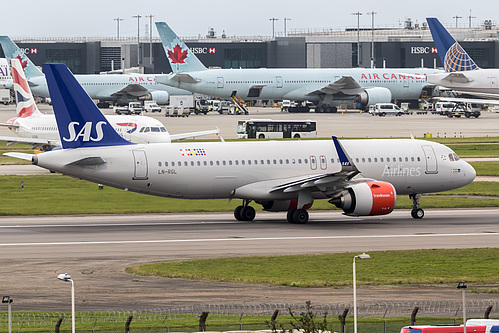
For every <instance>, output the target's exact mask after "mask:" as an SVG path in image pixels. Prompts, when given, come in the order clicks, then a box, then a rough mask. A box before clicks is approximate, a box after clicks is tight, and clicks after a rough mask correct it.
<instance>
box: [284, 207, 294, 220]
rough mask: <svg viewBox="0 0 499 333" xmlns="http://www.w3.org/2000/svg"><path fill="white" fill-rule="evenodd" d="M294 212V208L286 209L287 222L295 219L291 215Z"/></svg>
mask: <svg viewBox="0 0 499 333" xmlns="http://www.w3.org/2000/svg"><path fill="white" fill-rule="evenodd" d="M295 212H296V209H295V208H293V209H290V210H288V214H287V216H286V218H287V219H288V222H289V223H295V220H294V218H293V215H294V214H295Z"/></svg>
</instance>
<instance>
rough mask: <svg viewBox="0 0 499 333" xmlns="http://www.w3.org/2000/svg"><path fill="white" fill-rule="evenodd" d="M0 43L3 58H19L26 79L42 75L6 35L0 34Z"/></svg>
mask: <svg viewBox="0 0 499 333" xmlns="http://www.w3.org/2000/svg"><path fill="white" fill-rule="evenodd" d="M0 44H1V45H2V49H3V53H4V55H5V58H7V59H9V61H10V60H11V59H16V58H17V59H19V61H20V62H21V66H22V68H23V69H24V73H25V74H26V77H27V78H28V79H30V78H32V77H36V76H43V73H42V72H41V71H40V70H39V69H38V68H37V67H36V66H35V64H33V63H32V62H31V60H29V58H28V57H27V56H26V55H25V54H24V53H23V52H22V51H21V50H20V49H19V47H17V45H16V44H15V43H14V42H13V41H12V40H11V39H10V38H9V37H8V36H0Z"/></svg>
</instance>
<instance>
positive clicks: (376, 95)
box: [355, 87, 392, 107]
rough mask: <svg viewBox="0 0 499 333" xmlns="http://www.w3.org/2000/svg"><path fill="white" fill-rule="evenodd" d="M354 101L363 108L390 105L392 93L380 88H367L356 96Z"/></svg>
mask: <svg viewBox="0 0 499 333" xmlns="http://www.w3.org/2000/svg"><path fill="white" fill-rule="evenodd" d="M355 100H356V101H357V102H359V103H360V104H361V106H363V107H365V106H369V105H374V104H376V103H390V102H391V101H392V92H391V91H390V89H388V88H382V87H374V88H367V89H365V90H364V91H363V92H361V93H360V94H359V95H357V97H356V98H355Z"/></svg>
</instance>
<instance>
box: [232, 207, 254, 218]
mask: <svg viewBox="0 0 499 333" xmlns="http://www.w3.org/2000/svg"><path fill="white" fill-rule="evenodd" d="M255 215H256V213H255V209H254V208H253V207H251V206H237V207H236V209H234V217H235V218H236V220H238V221H253V220H254V219H255Z"/></svg>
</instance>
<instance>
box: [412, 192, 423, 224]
mask: <svg viewBox="0 0 499 333" xmlns="http://www.w3.org/2000/svg"><path fill="white" fill-rule="evenodd" d="M409 198H410V199H411V200H412V210H411V216H412V218H414V219H422V218H423V216H424V210H422V209H421V208H419V205H420V203H419V199H421V194H419V193H415V194H409Z"/></svg>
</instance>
